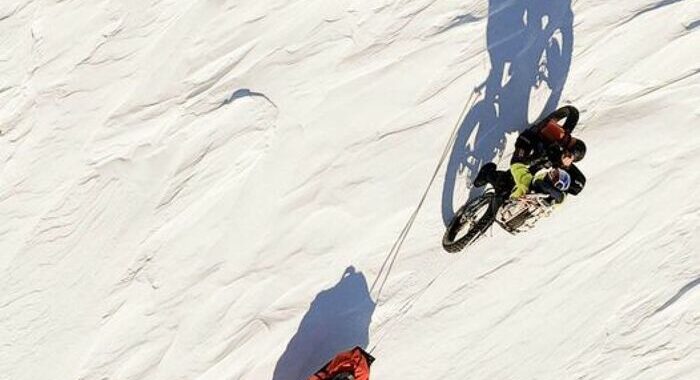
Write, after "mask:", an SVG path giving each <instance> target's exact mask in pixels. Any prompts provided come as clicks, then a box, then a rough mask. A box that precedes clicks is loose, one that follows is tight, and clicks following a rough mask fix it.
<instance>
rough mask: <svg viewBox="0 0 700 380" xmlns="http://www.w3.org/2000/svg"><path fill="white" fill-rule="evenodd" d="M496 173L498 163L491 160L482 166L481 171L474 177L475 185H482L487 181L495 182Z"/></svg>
mask: <svg viewBox="0 0 700 380" xmlns="http://www.w3.org/2000/svg"><path fill="white" fill-rule="evenodd" d="M495 174H496V164H494V163H493V162H489V163H488V164H486V165H484V166H482V167H481V169H480V170H479V173H478V174H477V175H476V178H474V186H475V187H482V186H484V185H486V184H487V183H493V181H494V179H495Z"/></svg>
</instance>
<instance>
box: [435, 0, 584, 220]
mask: <svg viewBox="0 0 700 380" xmlns="http://www.w3.org/2000/svg"><path fill="white" fill-rule="evenodd" d="M573 38H574V37H573V12H572V10H571V0H556V1H555V0H546V1H543V0H521V1H510V0H490V1H489V18H488V24H487V27H486V40H487V46H488V52H489V57H490V62H491V71H490V72H489V75H488V77H487V79H486V81H485V82H484V83H482V84H481V85H479V86H478V87H477V88H476V89H475V91H476V92H477V93H478V94H479V99H480V100H479V101H478V102H477V103H475V104H474V106H473V107H472V108H471V109H470V110H469V112H468V114H467V116H466V117H465V119H464V121H463V122H462V125H461V126H460V128H459V131H458V134H457V137H456V140H455V144H454V147H453V148H452V153H451V155H450V159H449V161H448V164H447V171H446V174H445V183H444V186H443V193H442V218H443V222H444V223H445V226H447V225H448V224H449V223H450V221H451V220H452V218H453V216H454V214H455V212H456V210H455V206H456V207H457V208H459V207H460V206H461V205H462V204H463V203H464V199H463V197H461V196H460V195H461V194H456V191H455V189H456V188H459V187H458V185H460V184H463V183H460V182H459V181H460V179H461V178H464V177H466V178H464V180H465V181H469V182H470V183H471V180H473V178H474V176H475V175H476V173H477V172H478V170H479V168H480V167H481V166H482V165H483V164H485V163H488V162H491V161H493V160H494V159H495V158H496V157H498V156H499V155H501V154H502V153H503V150H504V148H505V142H506V135H507V134H509V133H512V132H519V131H521V130H523V129H524V128H526V127H527V126H528V125H529V120H528V116H529V112H530V108H531V107H532V105H531V104H530V103H531V97H532V93H533V90H535V89H537V90H538V93H539V92H540V91H539V90H540V89H542V86H543V85H546V86H547V88H548V91H549V95H548V96H547V97H546V98H545V100H544V101H541V102H539V103H543V104H544V105H543V106H541V107H542V109H541V111H540V112H539V116H538V117H536V118H535V119H539V118H540V117H542V116H543V115H544V114H546V113H549V112H552V111H554V110H555V109H556V107H557V105H558V104H559V100H560V98H561V93H562V90H563V88H564V85H565V83H566V79H567V77H568V74H569V69H570V67H571V55H572V49H573ZM533 121H534V120H533ZM462 188H463V186H462ZM479 193H480V192H479V191H477V190H476V189H474V188H472V189H471V190H470V191H469V197H468V199H472V198H474V197H475V196H477V195H479ZM455 201H457V202H458V203H457V204H455Z"/></svg>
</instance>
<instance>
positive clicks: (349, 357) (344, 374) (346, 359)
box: [309, 347, 374, 380]
mask: <svg viewBox="0 0 700 380" xmlns="http://www.w3.org/2000/svg"><path fill="white" fill-rule="evenodd" d="M372 362H374V357H372V355H370V354H369V353H367V352H366V351H365V350H363V349H362V348H360V347H355V348H353V349H352V350H349V351H345V352H342V353H340V354H338V355H336V357H335V358H333V359H332V360H331V361H329V362H328V364H326V365H325V366H324V367H323V368H321V369H320V370H319V371H318V372H316V373H315V374H313V375H311V377H309V380H369V366H370V365H372Z"/></svg>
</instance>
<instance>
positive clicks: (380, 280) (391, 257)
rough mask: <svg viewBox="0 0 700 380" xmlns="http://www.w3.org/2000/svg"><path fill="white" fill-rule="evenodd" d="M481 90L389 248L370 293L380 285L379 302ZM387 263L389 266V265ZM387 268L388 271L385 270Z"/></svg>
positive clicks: (464, 113)
mask: <svg viewBox="0 0 700 380" xmlns="http://www.w3.org/2000/svg"><path fill="white" fill-rule="evenodd" d="M480 93H481V91H480V90H478V89H476V88H475V89H474V91H472V93H471V95H470V96H469V100H467V102H466V103H465V104H464V108H463V109H462V113H461V114H460V115H459V119H458V120H457V122H456V123H455V126H454V127H453V128H452V133H451V134H450V138H449V140H448V141H447V145H445V149H444V151H443V152H442V156H441V157H440V161H438V164H437V166H436V167H435V171H434V172H433V176H432V177H431V178H430V181H429V182H428V186H427V187H426V188H425V191H424V192H423V196H422V197H421V198H420V201H419V202H418V206H416V209H415V210H414V211H413V213H412V214H411V217H410V218H408V221H407V222H406V224H405V225H404V227H403V229H402V230H401V233H400V234H399V236H398V238H396V240H395V241H394V244H393V245H392V247H391V250H389V253H388V254H387V255H386V258H384V262H383V263H382V266H381V268H380V269H379V273H377V277H376V278H375V279H374V282H373V283H372V287H371V288H370V294H372V292H374V289H375V287H376V286H377V285H378V284H380V285H379V288H377V295H376V296H375V302H376V303H377V304H378V303H379V300H380V297H381V294H382V291H383V290H384V285H386V282H387V279H388V278H389V275H390V274H391V272H392V270H393V268H394V264H395V263H396V259H397V258H398V256H399V253H400V252H401V247H402V246H403V243H404V241H406V237H407V236H408V233H409V232H410V231H411V228H413V223H414V222H415V221H416V218H417V217H418V213H419V212H420V210H421V209H422V208H423V205H424V204H425V200H426V199H427V198H428V193H429V192H430V189H431V188H432V187H433V184H434V183H435V179H436V178H437V176H438V173H439V172H440V168H441V167H442V165H443V164H444V163H445V159H447V155H448V154H449V153H450V151H451V149H452V146H453V145H454V143H455V140H456V139H457V132H458V131H459V127H460V126H461V125H462V121H463V120H464V117H465V116H466V114H467V111H468V110H469V109H470V108H471V107H472V106H473V104H472V103H474V101H475V100H476V96H475V95H477V94H480ZM387 264H389V266H388V267H387ZM385 269H386V272H385Z"/></svg>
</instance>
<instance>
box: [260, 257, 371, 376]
mask: <svg viewBox="0 0 700 380" xmlns="http://www.w3.org/2000/svg"><path fill="white" fill-rule="evenodd" d="M375 307H376V304H375V303H374V301H373V300H372V298H371V297H370V294H369V288H368V286H367V280H366V278H365V276H364V274H362V272H357V271H356V270H355V268H354V267H352V266H350V267H348V268H347V269H345V272H344V273H343V275H342V277H341V278H340V281H339V282H338V283H337V284H336V285H335V286H333V287H332V288H330V289H326V290H324V291H322V292H321V293H319V294H318V295H317V296H316V298H315V299H314V300H313V302H311V306H310V308H309V311H308V312H307V313H306V314H305V315H304V317H303V318H302V320H301V323H300V325H299V329H298V331H297V333H296V334H295V335H294V336H293V337H292V339H291V340H290V341H289V344H288V345H287V348H286V349H285V351H284V353H283V354H282V356H281V357H280V359H279V361H278V362H277V365H276V366H275V371H274V375H273V380H305V379H307V378H308V377H309V376H311V375H312V374H313V373H314V372H316V371H317V370H318V369H319V368H321V367H323V366H324V365H325V364H326V363H327V362H328V361H329V360H330V359H332V358H333V356H335V355H336V354H337V353H339V352H341V351H345V350H347V349H349V348H352V347H355V346H360V347H363V348H366V347H367V345H368V344H369V325H370V322H371V320H372V314H374V309H375Z"/></svg>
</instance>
